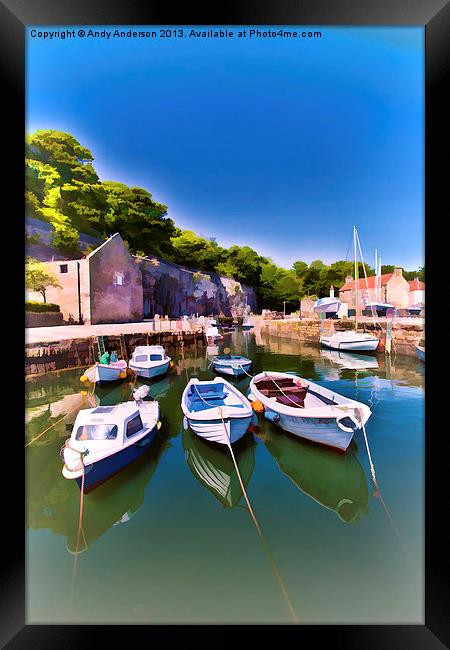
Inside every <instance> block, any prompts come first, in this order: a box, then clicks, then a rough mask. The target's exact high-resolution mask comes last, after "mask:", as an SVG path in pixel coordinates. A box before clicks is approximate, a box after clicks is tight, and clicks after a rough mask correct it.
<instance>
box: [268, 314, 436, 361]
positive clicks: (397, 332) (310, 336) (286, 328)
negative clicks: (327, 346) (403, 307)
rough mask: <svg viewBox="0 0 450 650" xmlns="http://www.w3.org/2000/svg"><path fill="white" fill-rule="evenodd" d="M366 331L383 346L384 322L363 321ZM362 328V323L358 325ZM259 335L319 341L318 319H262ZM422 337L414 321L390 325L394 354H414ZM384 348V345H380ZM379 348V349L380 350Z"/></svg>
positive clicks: (339, 323) (344, 326)
mask: <svg viewBox="0 0 450 650" xmlns="http://www.w3.org/2000/svg"><path fill="white" fill-rule="evenodd" d="M333 323H334V325H335V326H337V327H339V328H342V329H353V328H354V323H352V322H351V321H339V320H335V321H333ZM330 324H331V322H330V321H324V327H325V328H326V327H327V326H329V325H330ZM364 328H365V330H366V331H367V332H370V333H373V334H374V335H375V336H377V337H378V338H379V339H380V340H381V345H382V346H383V344H384V342H385V339H386V324H385V323H383V325H382V329H380V328H379V327H377V326H376V325H375V324H374V323H370V322H369V323H364ZM360 329H362V325H361V326H360ZM260 332H261V335H268V336H276V337H279V338H283V339H289V340H294V341H309V342H314V343H319V341H320V321H317V320H312V319H311V320H309V319H307V320H303V321H289V320H282V321H275V320H272V321H263V322H262V323H261V330H260ZM423 339H424V325H423V324H416V323H411V324H409V323H394V324H393V327H392V352H394V353H395V354H405V355H410V356H414V355H415V354H416V345H420V342H421V341H423ZM382 350H384V347H382ZM382 350H380V351H382Z"/></svg>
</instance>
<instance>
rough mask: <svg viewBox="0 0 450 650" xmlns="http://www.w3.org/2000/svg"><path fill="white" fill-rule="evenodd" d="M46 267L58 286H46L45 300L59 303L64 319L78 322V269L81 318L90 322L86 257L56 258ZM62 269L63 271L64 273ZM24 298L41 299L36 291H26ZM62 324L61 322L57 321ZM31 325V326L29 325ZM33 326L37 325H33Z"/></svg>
mask: <svg viewBox="0 0 450 650" xmlns="http://www.w3.org/2000/svg"><path fill="white" fill-rule="evenodd" d="M45 266H46V269H47V270H48V271H49V272H50V273H52V274H53V275H54V276H55V278H56V280H57V281H58V283H59V285H60V288H56V287H48V288H47V291H46V297H47V302H53V303H55V304H56V305H59V307H60V310H61V312H62V314H63V318H64V320H65V321H68V322H72V321H75V322H77V323H78V320H79V306H78V270H79V273H80V302H81V318H82V321H84V322H85V323H89V322H90V317H91V313H90V298H89V296H90V293H89V265H88V262H87V260H86V259H82V260H58V261H54V262H47V263H46V265H45ZM62 271H65V272H64V273H63V272H62ZM25 298H26V300H36V301H42V296H41V294H40V293H38V292H34V291H26V292H25ZM58 324H59V325H62V324H63V323H58ZM29 327H32V326H29ZM34 327H38V326H37V325H35V326H34Z"/></svg>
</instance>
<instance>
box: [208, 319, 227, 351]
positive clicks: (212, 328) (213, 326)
mask: <svg viewBox="0 0 450 650" xmlns="http://www.w3.org/2000/svg"><path fill="white" fill-rule="evenodd" d="M205 336H206V340H207V342H208V345H213V344H214V343H218V342H219V341H221V340H222V339H223V336H222V334H221V333H220V332H219V328H218V327H217V321H216V320H211V321H210V322H209V325H208V327H207V328H206V331H205Z"/></svg>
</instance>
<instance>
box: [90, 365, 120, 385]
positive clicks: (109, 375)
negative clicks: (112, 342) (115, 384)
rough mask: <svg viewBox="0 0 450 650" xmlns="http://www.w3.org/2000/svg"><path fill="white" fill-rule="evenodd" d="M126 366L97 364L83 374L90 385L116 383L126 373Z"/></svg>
mask: <svg viewBox="0 0 450 650" xmlns="http://www.w3.org/2000/svg"><path fill="white" fill-rule="evenodd" d="M126 370H127V364H126V363H125V362H124V363H123V364H122V365H117V366H116V365H106V364H100V363H97V364H96V365H95V366H92V367H91V368H89V369H88V370H86V372H85V373H84V374H85V375H86V376H87V377H88V378H89V381H90V382H91V383H96V382H108V381H118V380H119V379H121V377H120V375H121V373H123V372H126Z"/></svg>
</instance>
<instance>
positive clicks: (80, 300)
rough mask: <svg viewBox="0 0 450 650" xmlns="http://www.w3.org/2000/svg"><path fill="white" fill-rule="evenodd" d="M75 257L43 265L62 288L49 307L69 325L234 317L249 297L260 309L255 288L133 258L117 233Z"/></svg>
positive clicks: (34, 296) (31, 295) (52, 291)
mask: <svg viewBox="0 0 450 650" xmlns="http://www.w3.org/2000/svg"><path fill="white" fill-rule="evenodd" d="M52 257H53V255H52ZM74 258H75V259H57V260H52V261H42V264H44V266H46V267H47V268H48V270H49V271H50V272H52V273H53V275H55V276H56V278H57V280H58V282H59V284H60V285H61V288H60V289H57V288H54V287H49V288H48V289H47V291H46V294H47V302H52V303H56V304H58V305H59V306H60V309H61V311H62V313H63V317H64V320H65V321H69V322H73V321H74V322H77V323H78V322H84V323H88V324H93V325H94V324H98V323H127V322H139V321H142V320H143V319H145V318H153V317H154V316H155V314H159V315H160V316H169V317H175V318H176V317H179V316H183V315H191V314H198V315H202V314H203V315H210V314H213V313H215V314H218V313H219V312H221V311H222V312H223V313H224V314H226V315H234V312H237V311H239V309H242V308H243V306H244V305H245V298H246V297H247V302H248V305H249V306H250V308H251V309H252V310H253V311H255V310H256V297H255V293H254V290H253V289H252V288H251V287H246V286H245V285H242V284H241V283H239V282H236V281H235V280H233V279H231V278H222V277H221V276H219V275H217V274H216V273H203V272H198V271H197V272H196V271H193V270H192V269H186V268H184V267H181V266H178V265H177V264H172V263H170V262H166V261H165V260H163V259H161V258H159V257H151V258H150V257H139V256H137V255H132V254H131V253H130V252H129V251H128V249H127V247H126V246H125V244H124V242H123V240H122V238H121V236H120V234H118V233H116V234H115V235H112V237H110V238H109V239H107V240H106V241H105V242H103V243H102V244H101V245H100V246H99V247H98V248H96V249H95V250H93V251H92V252H91V253H89V254H88V255H86V256H85V257H82V258H81V259H80V258H79V254H78V255H76V256H75V255H74ZM26 299H27V300H38V301H40V300H42V296H41V294H40V293H37V292H31V291H27V292H26Z"/></svg>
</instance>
